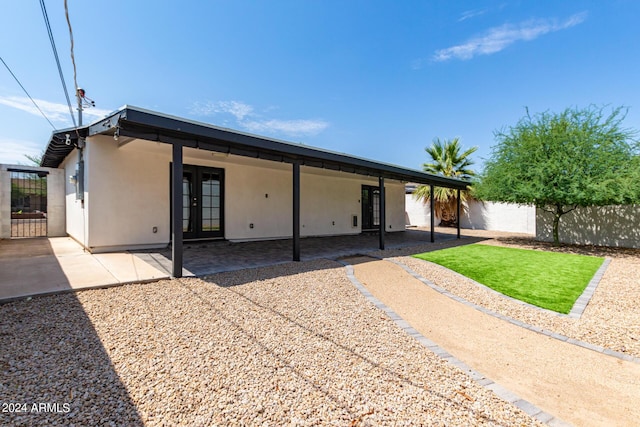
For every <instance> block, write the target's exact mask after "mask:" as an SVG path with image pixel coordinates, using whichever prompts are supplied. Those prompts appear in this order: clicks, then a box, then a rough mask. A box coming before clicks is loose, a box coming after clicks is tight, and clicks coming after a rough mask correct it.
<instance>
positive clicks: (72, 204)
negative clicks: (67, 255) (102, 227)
mask: <svg viewBox="0 0 640 427" xmlns="http://www.w3.org/2000/svg"><path fill="white" fill-rule="evenodd" d="M86 153H88V150H85V154H86ZM85 157H86V155H85ZM77 162H78V151H77V150H74V151H73V152H71V154H69V155H68V156H67V158H66V159H64V162H62V164H61V165H60V168H62V170H63V173H64V176H65V180H64V200H65V210H66V215H65V227H66V232H67V234H68V235H69V236H71V237H72V238H73V239H75V240H76V241H78V242H79V243H81V244H83V245H85V246H86V239H85V236H86V230H87V221H88V219H87V217H86V213H87V212H86V210H85V209H84V208H83V205H82V202H81V201H80V200H76V186H75V184H73V183H71V182H70V181H69V179H70V177H72V176H74V175H76V166H77ZM84 179H85V188H86V179H87V176H86V168H85V176H84ZM85 198H86V192H85Z"/></svg>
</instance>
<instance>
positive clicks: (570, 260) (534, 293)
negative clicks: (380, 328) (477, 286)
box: [413, 244, 604, 314]
mask: <svg viewBox="0 0 640 427" xmlns="http://www.w3.org/2000/svg"><path fill="white" fill-rule="evenodd" d="M413 256H414V257H415V258H419V259H423V260H427V261H431V262H434V263H436V264H439V265H442V266H444V267H447V268H448V269H450V270H453V271H457V272H458V273H460V274H462V275H464V276H467V277H469V278H471V279H473V280H475V281H476V282H479V283H482V284H483V285H486V286H488V287H490V288H491V289H494V290H496V291H498V292H500V293H502V294H504V295H508V296H510V297H512V298H516V299H519V300H521V301H525V302H528V303H529V304H533V305H536V306H538V307H542V308H546V309H549V310H553V311H556V312H558V313H565V314H567V313H569V312H570V311H571V307H573V304H574V303H575V301H576V299H578V297H579V296H580V295H581V294H582V292H583V291H584V288H586V287H587V285H588V284H589V281H590V280H591V278H592V277H593V275H594V274H595V272H596V271H597V270H598V268H600V266H601V265H602V263H603V261H604V258H600V257H593V256H586V255H574V254H565V253H558V252H543V251H534V250H529V249H514V248H505V247H500V246H489V245H480V244H473V245H466V246H458V247H455V248H449V249H441V250H439V251H433V252H425V253H422V254H416V255H413Z"/></svg>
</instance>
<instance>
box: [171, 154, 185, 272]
mask: <svg viewBox="0 0 640 427" xmlns="http://www.w3.org/2000/svg"><path fill="white" fill-rule="evenodd" d="M182 171H183V165H182V145H180V144H173V159H172V163H171V220H172V221H171V264H172V274H171V275H172V276H173V277H176V278H180V277H182Z"/></svg>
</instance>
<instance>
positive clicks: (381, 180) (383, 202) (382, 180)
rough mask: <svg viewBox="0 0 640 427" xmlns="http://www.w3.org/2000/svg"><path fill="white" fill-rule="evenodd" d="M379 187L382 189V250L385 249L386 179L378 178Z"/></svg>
mask: <svg viewBox="0 0 640 427" xmlns="http://www.w3.org/2000/svg"><path fill="white" fill-rule="evenodd" d="M378 186H379V188H380V249H384V232H385V228H386V215H385V206H386V203H385V199H384V198H385V194H384V178H383V177H379V178H378Z"/></svg>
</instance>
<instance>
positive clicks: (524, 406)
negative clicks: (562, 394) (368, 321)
mask: <svg viewBox="0 0 640 427" xmlns="http://www.w3.org/2000/svg"><path fill="white" fill-rule="evenodd" d="M365 256H367V257H369V258H375V257H371V256H368V255H365ZM377 259H380V258H377ZM380 260H384V259H380ZM336 261H337V262H339V263H340V264H342V265H344V266H345V271H346V275H347V278H348V279H349V280H350V281H351V283H352V284H353V285H354V286H355V287H356V289H358V291H359V292H360V293H361V294H362V295H363V296H364V297H365V298H366V299H367V300H368V301H369V302H371V303H372V304H373V305H374V306H375V307H377V308H379V309H380V310H382V311H383V312H385V314H386V315H387V316H389V318H390V319H391V320H393V321H394V322H395V323H396V324H397V325H398V326H399V327H400V328H401V329H402V330H404V331H405V332H406V333H407V335H409V336H411V337H413V338H414V339H416V340H417V341H418V342H419V343H420V344H422V345H423V346H424V347H426V348H427V349H429V350H430V351H432V352H433V353H435V354H436V356H438V357H440V358H441V359H442V360H445V361H447V362H449V363H450V364H452V365H454V366H456V367H457V368H459V369H460V370H461V371H462V372H464V373H465V374H467V375H468V376H469V377H470V378H471V379H472V380H474V381H475V382H476V383H478V384H479V385H480V386H482V387H484V388H485V389H487V390H491V391H492V392H493V393H495V394H496V395H497V396H498V397H500V398H501V399H502V400H504V401H506V402H508V403H511V404H513V405H514V406H516V407H517V408H519V409H520V410H522V411H523V412H524V413H526V414H527V415H529V416H530V417H532V418H534V419H536V420H538V421H540V422H542V423H544V424H547V425H549V426H552V427H561V426H569V425H570V424H568V423H566V422H565V421H562V420H561V419H559V418H557V417H555V416H553V415H552V414H550V413H548V412H544V411H543V410H542V409H540V408H538V407H537V406H535V405H534V404H533V403H531V402H529V401H527V400H524V399H522V398H521V397H519V396H518V395H516V394H515V393H513V392H511V391H510V390H508V389H506V388H505V387H503V386H501V385H500V384H498V383H496V382H494V381H493V380H492V379H490V378H487V377H486V376H484V375H483V374H481V373H480V372H478V371H476V370H475V369H472V368H471V367H470V366H469V365H467V364H466V363H464V362H463V361H461V360H460V359H458V358H456V357H454V356H453V355H451V354H450V353H448V352H447V351H446V350H445V349H443V348H442V347H440V346H439V345H438V344H436V343H435V342H433V341H431V340H430V339H428V338H427V337H425V336H424V335H422V334H421V333H420V332H418V331H417V330H416V329H415V328H413V327H412V326H411V325H409V323H408V322H407V321H406V320H404V319H403V318H402V317H400V316H399V315H398V314H397V313H396V312H395V311H393V310H392V309H391V308H389V307H388V306H386V305H385V304H384V303H383V302H382V301H380V300H379V299H377V298H376V297H374V296H373V294H372V293H371V292H369V290H368V289H367V288H366V287H365V286H364V285H363V284H362V283H360V281H359V280H358V279H357V278H356V276H355V274H354V270H353V265H351V264H349V263H347V262H345V261H343V260H336ZM391 262H393V261H391ZM394 263H396V262H394ZM396 264H398V263H396ZM398 265H399V266H400V267H402V264H398ZM407 268H408V267H407ZM410 274H411V273H410ZM411 275H412V276H414V277H416V276H417V274H416V273H413V274H411ZM416 278H418V277H416ZM421 281H422V280H421Z"/></svg>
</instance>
